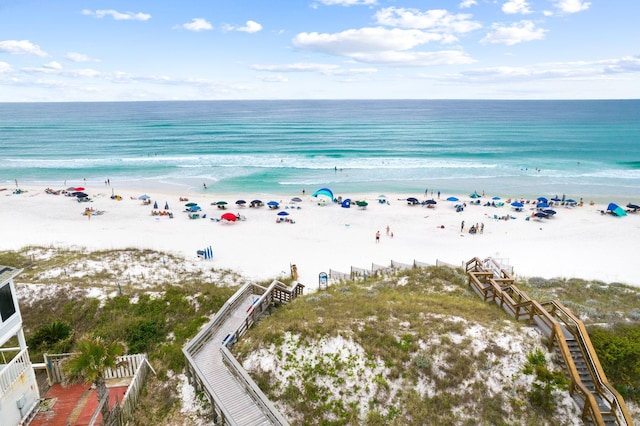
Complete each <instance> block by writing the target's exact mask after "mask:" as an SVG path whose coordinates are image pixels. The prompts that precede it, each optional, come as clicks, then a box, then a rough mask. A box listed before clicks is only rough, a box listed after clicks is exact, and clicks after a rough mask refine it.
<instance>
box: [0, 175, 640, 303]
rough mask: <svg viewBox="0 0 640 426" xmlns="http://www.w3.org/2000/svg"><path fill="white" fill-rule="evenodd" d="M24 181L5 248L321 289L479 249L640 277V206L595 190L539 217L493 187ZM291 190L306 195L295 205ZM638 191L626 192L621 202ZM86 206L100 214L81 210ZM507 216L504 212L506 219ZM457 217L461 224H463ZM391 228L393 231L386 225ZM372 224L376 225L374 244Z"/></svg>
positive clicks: (557, 268) (11, 202) (9, 209)
mask: <svg viewBox="0 0 640 426" xmlns="http://www.w3.org/2000/svg"><path fill="white" fill-rule="evenodd" d="M73 185H82V186H84V182H82V183H79V182H69V186H73ZM129 185H130V186H129ZM19 186H20V188H21V189H23V190H25V191H26V192H24V193H22V194H13V193H12V192H13V190H14V189H15V187H10V186H8V185H6V186H2V188H6V189H5V190H4V191H0V221H1V222H2V223H3V224H4V226H3V228H4V229H5V231H4V236H3V238H2V239H1V240H0V250H15V249H19V248H22V247H25V246H29V245H38V246H58V247H84V248H87V249H95V250H99V249H115V248H149V249H155V250H159V251H167V252H172V253H177V254H180V255H183V256H184V257H185V258H186V259H188V260H192V261H194V262H201V264H202V267H203V268H214V269H231V270H234V271H236V272H238V273H240V274H242V275H243V276H246V277H248V278H249V279H252V280H263V279H269V278H274V277H278V276H282V275H288V274H289V269H290V266H291V265H292V264H295V265H296V266H297V270H298V272H299V277H300V278H299V280H300V282H302V283H303V284H305V285H306V286H307V288H308V290H309V291H313V290H314V289H316V288H317V287H318V274H320V273H321V272H326V273H328V272H329V269H333V270H336V271H340V272H345V273H349V271H350V267H351V266H354V267H358V268H364V269H370V268H371V265H372V264H376V265H385V266H387V265H389V264H390V263H391V261H395V262H400V263H412V262H413V261H418V262H424V263H428V264H435V263H436V260H440V261H442V262H445V263H449V264H456V265H457V264H461V263H462V262H463V261H467V260H469V259H471V258H473V257H475V256H477V257H480V258H485V257H495V258H500V259H506V260H507V261H508V264H509V265H510V266H512V267H513V268H514V274H515V276H516V277H518V276H523V277H534V276H539V277H543V278H558V277H561V278H582V279H587V280H600V281H603V282H606V283H611V282H621V283H624V284H629V285H633V286H640V278H637V273H636V271H635V268H634V267H633V265H632V264H631V262H629V261H628V260H626V258H628V256H625V255H624V253H631V252H633V251H634V250H635V244H636V242H637V241H638V239H639V238H640V212H638V213H635V214H629V215H628V216H626V217H613V216H611V215H601V214H600V213H599V211H600V210H602V209H606V206H607V204H608V201H600V200H597V201H596V200H594V201H596V202H595V204H594V205H589V204H588V202H589V201H591V200H590V198H589V197H588V196H584V195H583V198H584V200H585V203H586V204H584V205H583V206H582V207H571V208H569V207H566V206H560V207H559V208H557V214H556V215H555V216H554V217H553V218H550V219H536V218H531V217H530V216H531V213H532V212H533V210H532V209H533V208H534V207H533V205H531V204H525V207H524V211H522V212H516V211H514V209H513V208H510V207H509V206H508V205H507V204H505V205H504V206H502V207H485V206H483V205H482V204H484V203H485V202H487V199H488V201H489V202H490V201H491V200H490V198H491V197H492V196H493V195H494V194H487V197H485V198H482V199H481V204H480V205H471V204H469V201H470V198H469V196H468V194H467V195H465V194H457V195H456V196H457V197H458V198H459V199H460V202H465V201H466V202H467V207H466V208H465V209H464V210H463V211H462V212H456V210H455V209H454V207H453V206H454V203H451V202H447V201H445V198H447V197H449V196H452V195H454V194H450V193H446V194H445V193H441V199H440V200H437V195H436V196H435V198H436V201H437V205H436V206H435V208H427V207H425V206H422V205H416V206H410V205H407V203H406V198H407V197H416V198H418V199H419V200H423V199H424V198H425V197H424V193H422V194H407V193H388V194H386V195H387V196H388V198H387V200H388V201H389V204H380V203H378V200H377V198H378V195H380V194H377V193H372V192H369V193H360V194H356V195H355V196H354V197H351V198H352V200H354V201H355V200H358V199H366V200H367V201H368V203H369V205H368V206H367V207H366V209H361V208H358V207H357V206H355V205H352V207H351V208H349V209H346V208H341V207H340V206H339V205H337V204H327V205H319V203H318V199H316V198H314V197H312V196H311V195H312V193H313V192H314V191H315V190H316V189H318V188H315V187H314V188H313V189H311V188H307V190H306V193H305V195H304V196H303V195H302V194H301V192H298V193H290V194H288V195H285V194H279V193H278V194H276V193H268V192H267V193H261V194H250V193H246V192H244V193H243V192H238V193H226V194H223V193H221V192H217V191H215V190H214V189H213V188H212V187H209V188H208V189H207V190H202V189H201V190H193V189H190V190H189V189H186V188H185V187H182V186H180V185H177V184H174V185H167V184H165V183H164V182H155V181H136V182H129V183H127V184H126V185H125V184H124V183H122V182H121V183H118V189H117V190H116V189H115V186H114V193H115V194H117V195H120V196H121V197H122V199H121V200H120V201H116V200H113V199H111V198H110V197H111V192H112V191H111V186H109V185H105V184H104V183H101V184H96V183H95V182H91V181H89V182H87V184H86V191H85V192H87V193H88V194H89V195H90V198H92V201H91V202H86V203H79V202H77V201H76V200H75V198H73V197H66V196H64V195H51V194H47V193H45V189H46V188H47V186H41V185H40V184H39V183H38V184H29V183H26V184H25V185H23V184H22V183H20V185H19ZM51 187H52V189H60V188H59V187H57V186H55V187H54V186H51ZM470 192H473V191H470ZM145 193H148V195H149V196H151V200H152V204H151V205H143V204H142V201H141V200H139V199H138V197H139V196H140V195H142V194H145ZM335 195H336V196H339V195H340V194H335ZM434 195H435V194H434ZM498 195H500V194H498ZM558 195H559V196H561V194H558ZM552 196H553V195H552ZM180 197H184V198H188V199H189V200H190V201H192V202H196V203H198V205H199V206H201V207H202V210H201V218H199V219H189V218H188V217H187V213H184V212H183V210H184V209H185V207H184V204H185V202H180V200H179V199H180ZM258 197H260V198H261V199H262V201H264V202H265V203H266V202H268V201H271V200H275V201H278V202H281V206H280V207H281V208H280V209H278V210H276V211H271V210H269V209H268V208H267V207H266V206H265V207H261V208H250V207H238V206H236V205H235V201H236V200H237V199H245V200H246V201H247V202H250V201H251V200H253V199H254V198H258ZM293 197H300V198H301V199H302V202H299V203H295V204H294V203H292V202H291V198H293ZM428 198H430V194H429V197H428ZM618 198H620V197H616V199H618ZM639 198H640V197H639ZM222 199H224V200H225V201H227V202H228V204H227V208H226V209H224V210H223V209H220V208H217V206H216V205H212V203H216V202H217V201H220V200H222ZM505 201H506V199H502V200H500V202H505ZM610 201H614V202H617V201H615V200H610ZM638 201H640V200H628V201H627V200H624V201H620V202H619V205H621V206H622V207H624V206H625V205H626V203H628V202H632V203H636V204H637V202H638ZM153 202H157V203H158V207H159V209H158V210H163V208H164V205H165V203H168V204H169V207H170V209H169V211H171V212H173V216H174V217H173V219H170V218H169V217H168V216H158V215H156V216H153V215H152V214H151V212H152V210H153V209H152V205H153ZM86 207H90V208H93V209H94V210H95V211H102V212H104V213H103V214H100V215H90V216H84V215H83V214H82V213H83V210H84V209H85V208H86ZM225 212H231V213H234V214H238V213H239V214H241V215H242V216H244V217H245V218H246V220H244V221H238V222H236V223H224V222H218V221H216V220H210V219H212V218H213V219H219V217H220V215H221V214H222V213H225ZM278 212H287V213H289V216H287V217H288V218H291V219H292V221H291V222H283V223H277V218H278V217H279V216H278V215H277V213H278ZM205 214H206V215H207V217H206V218H204V219H203V218H202V216H204V215H205ZM505 217H509V219H507V220H504V219H501V218H505ZM527 217H529V219H528V220H527ZM462 221H465V228H466V229H465V230H464V231H462V232H461V230H460V227H461V223H462ZM476 223H477V224H478V225H480V224H484V232H483V233H482V234H480V233H476V234H469V233H468V229H469V227H470V226H471V225H472V224H473V225H475V224H476ZM387 226H389V227H390V232H391V233H392V234H393V235H387V233H386V227H387ZM377 231H380V233H381V238H380V242H379V243H376V240H375V234H376V232H377ZM209 246H211V247H212V248H213V258H212V259H210V260H201V259H199V258H198V257H197V250H202V249H204V248H206V247H209Z"/></svg>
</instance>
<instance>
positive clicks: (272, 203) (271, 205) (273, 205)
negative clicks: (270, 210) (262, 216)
mask: <svg viewBox="0 0 640 426" xmlns="http://www.w3.org/2000/svg"><path fill="white" fill-rule="evenodd" d="M267 205H268V206H269V207H277V206H279V205H280V203H278V202H277V201H269V202H268V203H267Z"/></svg>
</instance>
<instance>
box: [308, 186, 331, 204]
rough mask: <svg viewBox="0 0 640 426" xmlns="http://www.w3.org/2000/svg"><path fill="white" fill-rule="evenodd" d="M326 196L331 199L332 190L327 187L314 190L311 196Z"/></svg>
mask: <svg viewBox="0 0 640 426" xmlns="http://www.w3.org/2000/svg"><path fill="white" fill-rule="evenodd" d="M320 196H322V197H328V198H329V199H330V200H331V201H333V191H331V190H330V189H329V188H320V189H318V190H317V191H316V192H314V193H313V195H312V197H316V198H317V197H320Z"/></svg>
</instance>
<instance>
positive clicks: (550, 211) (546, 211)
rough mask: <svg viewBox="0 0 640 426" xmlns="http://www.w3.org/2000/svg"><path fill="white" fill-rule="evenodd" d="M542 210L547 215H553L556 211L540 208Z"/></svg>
mask: <svg viewBox="0 0 640 426" xmlns="http://www.w3.org/2000/svg"><path fill="white" fill-rule="evenodd" d="M542 212H543V213H546V214H548V215H549V216H553V215H554V214H556V211H555V210H551V209H544V210H542Z"/></svg>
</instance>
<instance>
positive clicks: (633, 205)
mask: <svg viewBox="0 0 640 426" xmlns="http://www.w3.org/2000/svg"><path fill="white" fill-rule="evenodd" d="M627 208H628V209H632V210H633V211H636V210H640V206H639V205H637V204H631V203H629V204H627Z"/></svg>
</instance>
